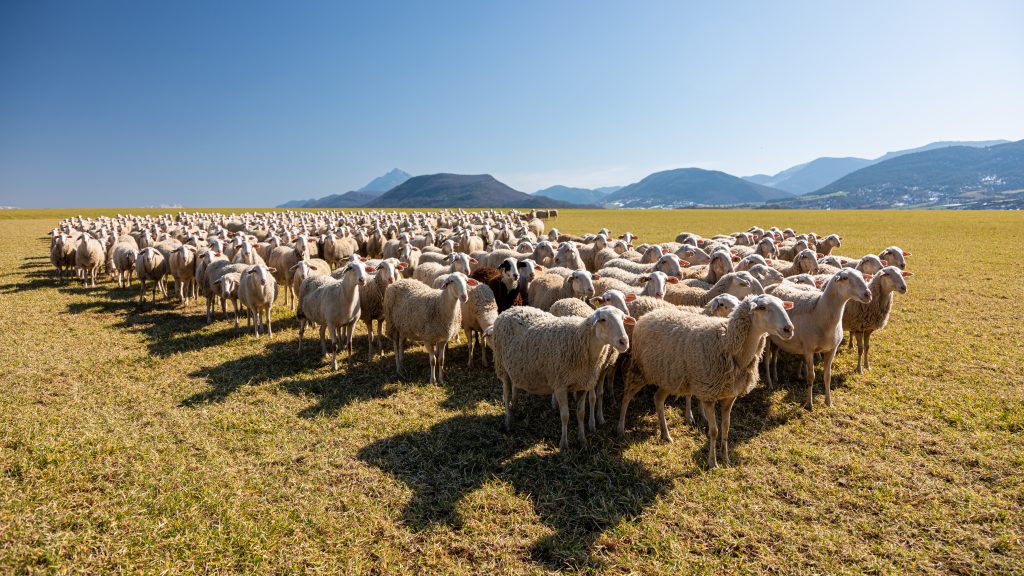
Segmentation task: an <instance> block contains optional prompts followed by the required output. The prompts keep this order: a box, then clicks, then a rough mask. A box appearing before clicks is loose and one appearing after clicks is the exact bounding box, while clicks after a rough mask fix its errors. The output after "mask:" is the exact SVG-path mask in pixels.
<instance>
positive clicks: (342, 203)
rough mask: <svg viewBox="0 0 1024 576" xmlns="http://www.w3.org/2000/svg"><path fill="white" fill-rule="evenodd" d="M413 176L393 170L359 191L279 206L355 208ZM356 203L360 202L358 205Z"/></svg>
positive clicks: (292, 201) (291, 201)
mask: <svg viewBox="0 0 1024 576" xmlns="http://www.w3.org/2000/svg"><path fill="white" fill-rule="evenodd" d="M411 177H412V176H410V175H409V173H408V172H405V171H403V170H399V169H398V168H392V169H391V170H390V171H389V172H388V173H387V174H384V175H383V176H378V177H376V178H374V179H373V180H370V182H369V184H367V185H366V186H363V187H362V188H360V189H359V190H354V191H352V192H346V193H344V194H331V195H330V196H324V197H323V198H310V199H309V200H289V201H288V202H285V203H284V204H279V205H278V206H277V207H278V208H355V207H357V206H361V205H362V204H366V203H367V202H369V201H370V200H371V199H373V198H375V197H377V196H380V195H381V194H383V193H385V192H387V191H388V190H390V189H392V188H394V187H395V186H398V185H399V184H401V183H402V182H405V181H406V180H408V179H409V178H411ZM355 202H359V203H358V204H356V203H355Z"/></svg>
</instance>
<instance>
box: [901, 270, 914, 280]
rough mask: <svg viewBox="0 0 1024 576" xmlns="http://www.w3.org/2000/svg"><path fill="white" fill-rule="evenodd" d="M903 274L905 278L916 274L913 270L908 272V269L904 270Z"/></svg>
mask: <svg viewBox="0 0 1024 576" xmlns="http://www.w3.org/2000/svg"><path fill="white" fill-rule="evenodd" d="M901 274H903V277H904V278H910V277H911V276H913V275H914V273H913V272H907V271H906V270H904V271H902V272H901Z"/></svg>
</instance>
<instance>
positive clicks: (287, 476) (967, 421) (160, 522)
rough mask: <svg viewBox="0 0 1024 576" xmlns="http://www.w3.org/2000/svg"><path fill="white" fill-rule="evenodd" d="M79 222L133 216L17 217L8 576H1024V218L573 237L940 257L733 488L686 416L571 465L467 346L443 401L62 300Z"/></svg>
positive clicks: (284, 321)
mask: <svg viewBox="0 0 1024 576" xmlns="http://www.w3.org/2000/svg"><path fill="white" fill-rule="evenodd" d="M79 212H82V213H84V214H96V213H107V214H112V213H114V212H116V211H115V210H106V211H78V210H69V211H50V212H45V211H33V212H27V211H4V212H0V219H2V220H0V274H2V277H0V310H2V311H3V313H2V314H0V347H2V349H3V350H4V352H5V353H4V356H3V358H4V360H3V370H2V372H0V374H2V375H0V382H2V388H3V394H2V395H0V572H2V573H26V572H83V573H90V574H100V573H110V572H132V573H134V572H147V573H156V572H164V571H167V572H171V573H189V572H196V571H202V572H221V573H223V572H273V573H281V572H326V573H339V572H343V573H544V572H550V571H558V570H566V569H568V570H578V571H582V572H610V573H642V574H679V573H690V572H696V573H716V574H722V573H736V572H779V573H796V572H814V573H851V574H860V573H867V572H874V573H900V572H904V573H975V574H996V573H1003V574H1010V573H1018V574H1019V573H1022V572H1024V542H1022V538H1024V473H1022V465H1024V381H1022V380H1024V377H1022V374H1024V329H1022V328H1021V317H1022V314H1021V301H1022V299H1024V289H1022V283H1021V280H1020V278H1019V274H1018V273H1016V272H1014V271H1013V270H1012V269H1011V268H1012V266H1011V262H1014V261H1015V260H1016V259H1017V258H1019V255H1020V252H1021V249H1022V248H1024V217H1022V216H1021V215H1020V214H1019V213H984V212H976V213H955V212H919V213H911V212H765V211H756V212H743V211H726V212H719V211H666V212H613V211H592V212H591V211H564V212H563V215H562V216H561V218H560V219H559V220H558V221H557V223H556V225H557V226H559V228H560V229H562V230H563V231H571V232H581V231H585V230H596V229H597V228H599V227H600V226H608V227H610V228H612V229H613V230H615V231H616V232H620V231H622V230H624V229H629V230H632V231H634V232H637V233H639V234H641V236H642V237H643V239H645V240H648V239H649V240H662V239H670V238H672V237H674V235H675V234H676V233H677V232H678V231H680V230H684V229H686V230H692V231H696V232H700V233H704V234H708V233H712V232H716V231H732V230H737V229H745V228H746V227H747V226H749V225H750V224H753V223H757V224H760V225H770V224H779V225H787V226H792V227H794V228H797V229H800V230H807V229H814V230H816V231H819V232H831V231H838V232H841V233H843V235H844V246H843V248H842V249H840V252H841V253H844V254H850V255H861V254H863V253H865V252H867V251H872V252H878V251H879V250H880V249H881V248H883V247H884V246H886V245H888V244H892V243H898V244H899V245H901V246H902V247H904V248H906V249H908V250H911V251H912V252H913V253H914V256H913V257H912V258H911V259H910V268H911V269H912V270H914V271H915V272H916V275H915V277H914V278H913V279H912V281H911V283H910V288H911V290H910V293H909V294H908V295H907V296H905V297H902V298H899V297H898V298H899V301H898V302H897V306H896V310H895V312H894V318H893V320H892V322H891V324H890V327H889V328H888V329H886V330H885V331H883V332H882V333H880V334H879V335H878V336H877V337H876V343H875V346H874V347H873V349H872V352H873V362H872V364H873V371H872V372H871V373H868V374H865V375H863V376H857V375H855V374H853V373H852V366H853V361H854V358H853V355H852V354H849V353H843V354H841V355H840V357H839V359H838V361H837V369H836V372H837V374H838V377H837V378H836V382H834V387H835V394H834V397H835V401H836V405H835V407H834V408H832V409H824V408H822V407H821V406H822V405H821V403H817V406H819V407H818V408H816V409H815V410H814V412H811V413H808V412H805V411H804V410H802V409H801V408H800V407H799V401H800V399H801V397H800V387H799V386H798V385H797V384H796V383H795V382H792V381H791V382H790V383H788V384H787V385H785V386H784V387H782V388H779V389H775V390H766V389H764V388H759V389H757V390H755V391H754V392H753V393H751V394H750V395H749V396H747V397H745V398H743V399H741V400H740V401H739V402H738V403H737V405H736V410H735V412H734V419H733V434H732V438H733V446H734V451H733V461H734V464H735V465H734V466H733V467H732V468H727V469H719V470H715V471H711V472H708V471H706V470H705V464H706V462H705V449H704V436H703V434H702V433H701V432H700V431H698V430H694V429H689V430H687V429H686V428H685V426H684V424H683V421H682V419H681V417H680V414H679V411H678V409H677V408H673V409H671V410H670V422H669V425H670V427H671V428H672V429H673V431H674V432H675V434H674V435H675V437H676V441H675V442H674V443H673V444H661V443H659V442H658V440H657V434H656V425H655V419H654V417H653V414H652V409H651V403H650V393H649V392H648V393H642V394H641V398H640V400H639V401H637V402H636V403H634V405H633V407H631V410H630V413H631V417H630V420H629V421H628V423H627V424H628V431H627V434H626V436H625V437H624V438H621V439H620V438H616V437H615V436H614V434H613V433H612V432H611V429H612V426H611V425H608V426H605V428H604V429H602V430H600V431H599V432H598V434H597V435H596V437H595V438H594V442H593V443H592V447H591V448H590V449H589V450H585V451H581V450H579V449H578V448H577V447H576V446H575V443H573V444H572V448H571V450H570V452H569V453H568V454H566V455H560V454H559V453H558V452H557V438H558V424H557V422H558V418H557V416H556V414H555V413H554V412H552V410H551V409H550V407H549V406H548V401H547V399H546V398H537V397H533V398H530V397H527V398H526V399H525V402H523V403H521V404H520V406H519V408H518V410H517V411H516V413H515V420H514V431H513V433H512V434H504V433H502V432H501V431H500V427H499V424H500V420H501V417H500V415H501V413H502V410H501V408H500V404H501V393H500V388H499V386H498V384H497V381H496V379H495V378H494V376H493V374H492V373H491V372H488V371H487V370H484V369H475V370H472V371H470V370H467V369H465V368H464V367H463V366H462V364H463V363H464V362H465V359H466V352H465V346H464V345H463V344H460V345H456V346H454V347H453V352H452V353H450V354H449V362H450V364H449V371H448V376H449V381H448V383H447V384H446V385H444V386H431V385H428V384H426V383H425V380H426V374H427V362H426V355H425V353H424V352H423V351H422V349H417V350H416V351H414V352H413V353H411V354H409V355H407V358H408V359H409V360H408V361H407V362H408V366H407V370H408V372H409V374H410V375H413V379H411V380H409V381H405V382H399V381H397V380H396V379H395V378H394V377H393V375H392V372H393V360H392V357H391V355H390V354H389V355H388V356H386V357H385V359H384V360H383V361H378V362H374V363H368V362H367V361H366V360H365V340H364V339H363V338H362V333H360V334H359V335H358V336H357V342H356V344H357V349H358V351H359V352H360V354H362V355H363V356H361V357H360V361H359V362H358V363H357V365H356V367H355V368H354V369H353V370H352V371H350V372H346V371H344V370H342V371H341V372H339V373H337V374H334V373H331V371H330V370H329V366H328V364H326V363H325V362H324V361H322V360H321V359H320V358H318V357H317V354H316V353H315V352H314V351H313V350H312V349H313V348H315V347H309V348H308V349H307V350H308V353H305V352H304V353H303V355H301V356H300V355H298V354H296V352H295V344H296V330H295V322H294V317H293V315H292V314H291V313H290V312H288V311H286V310H284V309H283V308H281V307H280V306H279V307H278V308H277V309H276V311H275V312H276V318H277V323H276V326H275V328H277V330H275V334H276V336H275V339H274V340H273V341H268V340H266V339H262V340H257V339H255V338H253V337H252V336H239V337H236V336H235V335H234V334H233V333H232V330H231V325H230V322H229V321H223V320H222V321H218V322H216V323H214V324H213V325H209V326H208V325H206V324H205V323H204V322H203V320H202V318H201V306H196V307H193V308H191V309H189V310H187V311H182V310H179V309H177V308H175V307H174V305H172V304H171V303H158V304H157V305H156V306H155V307H148V308H145V309H138V308H136V306H135V302H134V299H133V297H134V296H135V295H136V294H135V292H133V291H132V292H130V291H127V290H118V289H117V288H112V287H111V284H110V282H109V281H108V282H107V283H105V284H103V285H101V286H100V287H99V288H97V289H84V288H81V287H79V286H60V287H58V286H57V285H56V283H55V279H54V277H53V274H52V270H51V268H50V264H49V262H48V259H47V243H46V240H45V239H44V238H43V236H44V235H45V233H46V232H47V231H48V230H49V229H50V228H51V227H52V226H53V224H54V222H55V221H56V220H57V219H58V218H59V217H60V216H62V215H64V214H67V213H74V214H77V213H79ZM148 212H155V211H154V210H150V211H148ZM30 218H31V219H30ZM788 372H789V374H790V376H792V369H791V368H790V370H789V371H788ZM791 379H792V378H791ZM817 390H818V392H819V394H820V385H819V386H818V388H817ZM613 404H616V403H613ZM614 409H617V405H614V406H613V408H612V410H614Z"/></svg>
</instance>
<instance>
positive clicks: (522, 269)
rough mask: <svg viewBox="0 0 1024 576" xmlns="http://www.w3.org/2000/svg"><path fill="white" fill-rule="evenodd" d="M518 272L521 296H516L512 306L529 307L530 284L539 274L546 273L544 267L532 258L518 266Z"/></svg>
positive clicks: (522, 261) (517, 289)
mask: <svg viewBox="0 0 1024 576" xmlns="http://www.w3.org/2000/svg"><path fill="white" fill-rule="evenodd" d="M516 270H518V271H519V286H518V287H517V288H516V291H518V292H519V295H518V296H516V298H515V300H514V302H513V304H512V305H513V306H517V305H518V306H527V305H529V304H530V294H529V291H530V284H532V283H533V279H534V278H536V277H537V276H538V275H539V274H543V273H544V267H543V266H540V265H538V264H537V262H536V261H535V260H533V259H532V258H527V259H526V260H520V261H519V263H518V264H516Z"/></svg>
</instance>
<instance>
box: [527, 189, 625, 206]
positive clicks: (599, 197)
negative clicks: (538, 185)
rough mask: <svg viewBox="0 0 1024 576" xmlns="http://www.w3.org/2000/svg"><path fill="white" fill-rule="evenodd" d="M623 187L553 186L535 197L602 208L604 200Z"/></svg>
mask: <svg viewBox="0 0 1024 576" xmlns="http://www.w3.org/2000/svg"><path fill="white" fill-rule="evenodd" d="M621 188H622V187H621V186H605V187H604V188H573V187H571V186H560V185H559V186H551V187H549V188H545V189H543V190H537V191H536V192H534V193H533V195H534V196H547V197H548V198H554V199H555V200H561V201H562V202H569V203H572V204H592V205H594V206H600V205H601V204H603V203H604V199H605V198H606V197H607V196H608V195H609V194H611V193H612V192H616V191H618V190H620V189H621Z"/></svg>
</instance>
